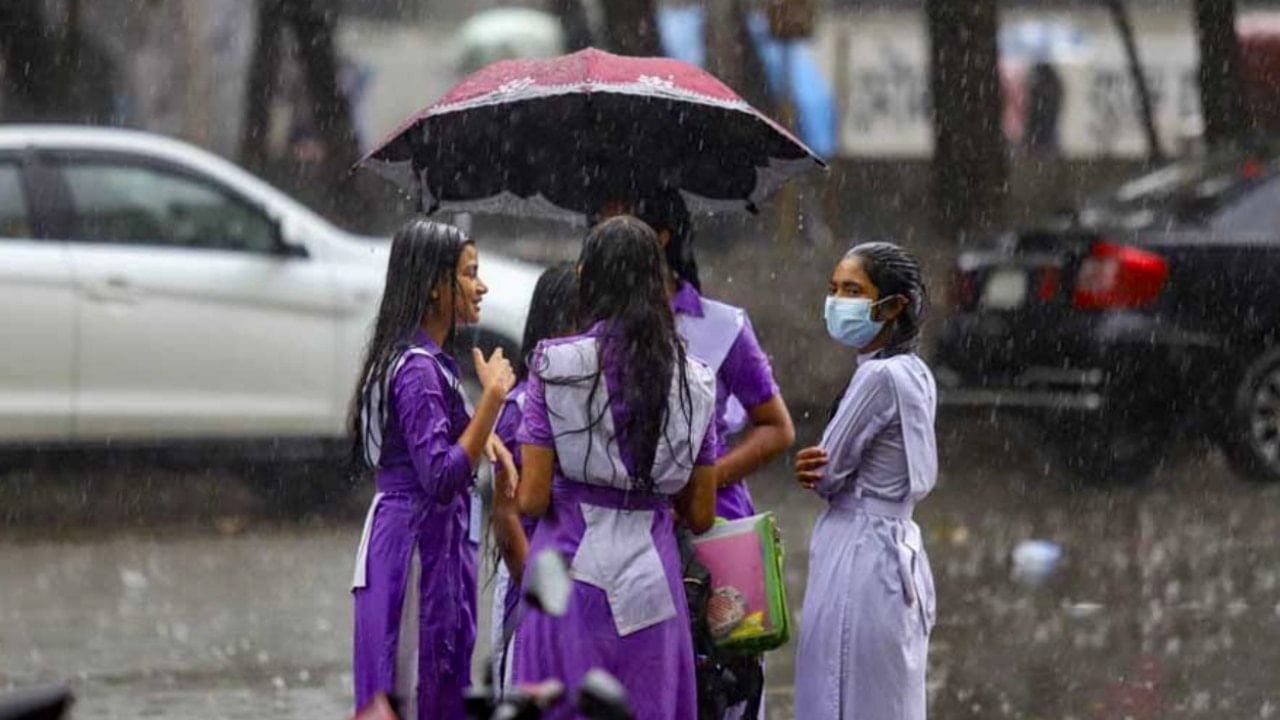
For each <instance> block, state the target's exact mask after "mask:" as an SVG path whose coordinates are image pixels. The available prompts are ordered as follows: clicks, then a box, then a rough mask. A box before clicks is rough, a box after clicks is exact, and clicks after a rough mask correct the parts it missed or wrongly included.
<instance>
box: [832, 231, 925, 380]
mask: <svg viewBox="0 0 1280 720" xmlns="http://www.w3.org/2000/svg"><path fill="white" fill-rule="evenodd" d="M853 257H857V258H859V259H861V260H862V270H863V272H865V273H866V274H867V277H868V278H870V279H871V282H872V283H873V284H874V285H875V286H876V288H877V289H878V290H879V291H880V298H881V299H885V298H889V297H892V296H894V295H900V296H902V297H904V298H906V300H907V304H906V307H904V308H903V309H902V312H901V313H899V314H898V317H897V318H895V319H894V320H893V321H892V324H891V325H890V329H889V342H888V344H886V345H885V347H884V349H883V350H882V352H883V353H884V355H885V356H886V357H887V356H892V355H901V354H903V353H909V352H915V350H916V346H917V344H918V341H919V339H920V326H921V324H923V322H924V319H925V315H926V314H927V313H928V311H929V289H928V288H927V287H926V286H925V284H924V273H923V272H922V271H921V269H920V260H919V259H918V258H917V257H916V256H915V254H914V253H912V252H911V251H910V250H907V249H906V248H904V247H902V246H900V245H895V244H894V243H891V242H868V243H862V244H860V245H855V246H853V247H852V248H850V250H849V251H848V252H846V253H845V254H844V259H846V260H847V259H849V258H853Z"/></svg>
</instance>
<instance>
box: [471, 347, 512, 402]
mask: <svg viewBox="0 0 1280 720" xmlns="http://www.w3.org/2000/svg"><path fill="white" fill-rule="evenodd" d="M471 358H472V360H473V361H474V362H475V366H476V378H477V379H478V380H479V381H480V387H481V388H483V389H484V391H485V392H487V393H495V394H497V395H499V396H501V397H503V398H505V397H506V396H507V393H508V392H510V391H511V388H513V387H515V384H516V373H515V371H514V370H512V369H511V362H510V361H508V360H507V358H506V357H505V356H504V355H503V354H502V348H497V349H495V350H494V351H493V354H492V355H490V356H489V359H488V360H485V359H484V353H482V352H480V348H471Z"/></svg>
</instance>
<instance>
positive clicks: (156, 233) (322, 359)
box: [0, 126, 539, 447]
mask: <svg viewBox="0 0 1280 720" xmlns="http://www.w3.org/2000/svg"><path fill="white" fill-rule="evenodd" d="M388 246H389V243H388V241H387V240H386V239H378V238H363V237H358V236H354V235H351V234H349V233H347V232H344V231H342V230H340V229H338V228H337V227H335V226H333V225H331V224H330V223H328V222H326V221H325V220H323V219H321V218H320V217H319V216H317V215H316V214H314V213H312V212H311V211H310V210H308V209H306V208H305V207H303V206H302V205H301V204H299V203H298V202H296V201H294V200H292V199H290V198H289V197H287V196H286V195H284V194H283V193H281V192H280V191H278V190H276V189H274V188H272V187H271V186H269V185H267V184H266V183H264V182H262V181H261V180H259V179H257V178H255V177H254V176H252V175H250V174H249V173H247V172H245V171H244V170H241V169H240V168H238V167H236V166H235V165H232V164H231V163H229V162H227V161H225V160H223V159H221V158H219V157H216V156H214V155H212V154H210V153H207V152H205V151H203V150H199V149H197V148H195V147H192V146H190V145H187V144H185V143H181V142H178V141H175V140H171V139H167V138H163V137H158V136H155V135H150V134H145V133H138V132H131V131H124V130H116V129H105V128H86V127H80V128H77V127H56V126H38V127H37V126H29V127H22V126H5V127H0V445H2V446H10V447H13V446H17V447H31V446H46V445H62V444H71V445H81V444H89V445H94V444H101V443H103V442H111V443H112V444H117V443H120V444H126V445H127V444H134V443H138V444H143V445H154V444H157V443H158V444H161V445H164V444H170V443H174V442H177V441H190V440H217V441H224V440H264V439H268V440H271V441H272V442H278V441H279V440H280V439H282V438H284V439H287V438H295V439H326V440H338V439H341V438H343V437H344V435H345V432H346V428H345V419H346V412H347V404H348V402H349V399H350V397H351V394H352V390H353V388H354V383H355V380H356V378H355V376H356V374H357V372H358V367H357V366H358V363H359V360H360V356H361V354H362V352H363V349H364V346H365V343H366V341H367V338H368V333H369V330H370V327H371V324H372V320H373V317H374V314H375V312H376V310H377V305H378V302H379V299H380V297H381V291H382V283H383V279H384V276H385V273H386V262H387V255H388ZM480 271H481V277H482V278H483V279H484V281H485V282H486V283H487V284H488V285H489V287H490V288H491V291H490V293H489V296H488V297H487V298H486V299H485V305H484V312H483V320H482V323H481V327H480V332H481V333H482V335H483V339H484V342H487V343H488V344H495V343H497V344H502V345H503V346H505V347H507V348H509V349H511V348H516V347H518V346H519V339H520V337H521V333H522V332H523V328H524V320H525V315H526V312H527V308H528V302H529V298H530V296H531V295H532V292H533V286H534V283H535V282H536V280H537V276H538V272H539V269H538V268H537V267H535V266H532V265H526V264H523V263H519V262H516V261H513V260H510V259H506V258H503V257H502V256H500V255H498V254H496V253H493V252H488V251H485V250H484V249H483V248H482V254H481V265H480Z"/></svg>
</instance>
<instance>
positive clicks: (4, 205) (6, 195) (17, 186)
mask: <svg viewBox="0 0 1280 720" xmlns="http://www.w3.org/2000/svg"><path fill="white" fill-rule="evenodd" d="M30 237H31V224H30V222H29V221H28V219H27V204H26V200H25V198H24V196H23V194H22V169H21V168H19V167H18V164H17V163H14V162H0V238H30Z"/></svg>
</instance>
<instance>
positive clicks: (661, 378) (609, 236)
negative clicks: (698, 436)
mask: <svg viewBox="0 0 1280 720" xmlns="http://www.w3.org/2000/svg"><path fill="white" fill-rule="evenodd" d="M578 268H579V272H580V276H579V279H578V313H579V318H580V320H581V326H582V327H584V328H586V327H590V326H592V325H594V324H595V323H604V328H603V330H602V332H601V333H600V335H599V336H598V349H597V352H598V356H597V359H598V364H597V370H596V372H595V373H594V375H593V376H591V378H590V380H591V392H590V394H589V395H588V398H587V407H588V416H589V423H590V425H589V426H588V427H587V428H583V429H581V430H579V431H575V432H587V433H588V436H590V435H591V430H592V429H594V427H595V426H596V425H597V424H598V423H599V422H600V421H601V420H602V419H603V414H602V413H605V412H610V408H609V405H610V404H611V403H612V402H613V401H617V402H621V403H624V404H625V406H626V407H627V408H628V409H629V410H630V415H629V418H628V420H627V423H626V425H625V426H624V427H619V428H616V430H617V433H618V437H619V438H620V440H621V442H623V443H625V448H626V450H627V451H628V453H629V454H630V456H631V458H632V459H633V461H634V463H635V468H634V470H635V477H634V478H633V480H634V483H633V484H634V486H635V488H636V489H638V490H641V491H645V492H652V491H653V487H654V481H653V476H652V475H653V465H654V460H655V457H656V455H657V451H658V443H659V441H660V440H661V439H662V437H663V435H664V433H665V431H666V427H667V417H668V412H669V411H670V409H669V408H668V398H669V397H670V391H671V384H672V381H673V380H676V381H678V394H679V399H680V405H681V408H682V409H683V411H684V412H685V413H686V416H689V415H691V413H692V407H693V400H692V395H691V393H690V390H689V377H688V372H687V365H686V360H685V357H686V356H685V349H684V345H683V343H681V341H680V338H679V336H678V335H677V334H676V326H675V318H674V317H673V316H672V314H671V306H670V304H669V303H668V300H667V293H666V285H665V283H664V277H663V266H662V254H661V248H660V247H659V245H658V238H657V235H656V234H655V233H654V232H653V229H652V228H650V227H649V226H648V225H646V224H645V223H643V222H641V221H640V220H638V219H637V218H634V217H631V216H628V215H620V216H618V217H614V218H610V219H608V220H605V221H604V222H602V223H600V224H599V225H597V226H596V227H594V228H593V229H592V230H591V232H590V233H588V234H587V238H586V240H585V241H583V244H582V254H581V255H580V256H579V258H578ZM606 365H617V366H618V368H619V374H620V375H621V377H622V378H624V379H625V382H624V383H623V384H622V387H621V388H613V389H612V391H613V392H614V393H616V395H611V396H610V397H609V400H610V402H609V403H605V404H604V408H603V410H602V411H601V414H599V415H597V416H594V417H592V416H591V415H590V408H591V406H592V405H593V404H594V401H595V398H596V393H598V392H599V391H600V388H601V385H602V384H603V383H602V379H603V375H604V368H605V366H606ZM677 373H678V376H677ZM583 380H584V379H580V378H574V379H569V380H559V382H568V383H575V384H576V383H577V382H581V381H583ZM589 442H590V441H589ZM590 452H591V449H590V447H589V446H588V450H587V453H588V456H589V455H590ZM584 465H585V461H584ZM584 471H585V467H584Z"/></svg>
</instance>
